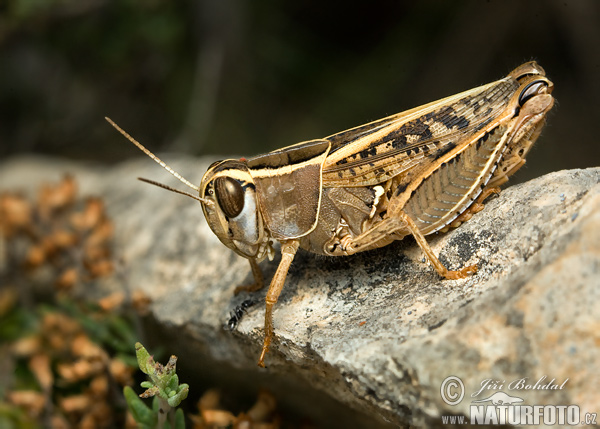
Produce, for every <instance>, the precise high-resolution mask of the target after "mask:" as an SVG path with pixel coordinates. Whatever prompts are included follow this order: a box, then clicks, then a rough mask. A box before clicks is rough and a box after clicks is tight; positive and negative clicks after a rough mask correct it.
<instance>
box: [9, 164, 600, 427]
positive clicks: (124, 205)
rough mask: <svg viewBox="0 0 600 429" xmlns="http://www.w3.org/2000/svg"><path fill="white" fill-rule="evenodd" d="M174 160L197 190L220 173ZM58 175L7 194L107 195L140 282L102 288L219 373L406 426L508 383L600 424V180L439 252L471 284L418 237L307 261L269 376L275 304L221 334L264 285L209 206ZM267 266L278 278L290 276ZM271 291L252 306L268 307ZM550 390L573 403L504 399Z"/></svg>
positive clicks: (282, 303)
mask: <svg viewBox="0 0 600 429" xmlns="http://www.w3.org/2000/svg"><path fill="white" fill-rule="evenodd" d="M166 158H167V159H166V161H167V162H168V163H169V164H171V165H172V166H173V167H175V168H176V169H177V170H178V171H179V172H180V173H181V174H183V175H184V176H185V177H187V178H188V179H189V180H191V181H195V182H198V183H199V181H200V179H201V176H202V174H203V173H204V171H205V170H206V168H207V167H208V165H209V164H210V163H211V162H212V159H210V160H209V159H200V160H193V159H192V160H190V159H189V158H186V159H181V158H170V157H166ZM60 165H61V167H60V168H59V167H57V166H56V165H54V164H52V163H50V164H48V163H47V162H45V161H40V160H36V159H20V160H16V161H15V160H13V161H11V162H7V163H5V164H3V165H1V166H0V183H1V186H0V188H6V187H10V186H16V185H19V186H26V187H27V186H30V185H31V186H33V185H32V184H35V183H36V180H38V179H39V180H41V179H43V180H57V179H58V178H59V177H60V174H61V173H62V172H63V171H64V170H65V169H69V168H71V167H72V170H73V171H74V172H75V174H76V176H77V179H78V180H79V181H80V183H81V186H82V188H83V190H84V192H91V193H95V194H100V195H104V197H105V199H106V202H107V206H108V210H109V212H110V213H111V215H112V216H113V218H114V219H115V222H116V227H117V244H116V249H117V252H118V254H119V256H120V257H122V258H123V261H124V268H123V271H124V274H122V275H123V276H124V277H125V278H126V282H125V284H123V281H122V280H121V281H117V280H114V279H113V280H112V281H109V282H106V284H105V285H104V287H106V288H107V289H111V288H112V289H114V288H115V287H117V288H118V287H128V288H131V289H136V288H142V289H144V291H146V293H147V294H149V295H150V296H151V297H152V298H153V299H154V304H153V306H152V312H153V314H154V317H155V318H156V320H157V322H158V324H159V325H161V326H164V327H167V328H168V329H170V330H171V331H170V332H172V333H173V335H178V334H177V333H181V335H184V334H185V335H186V336H187V337H188V338H191V340H188V341H192V342H193V347H192V346H190V350H192V349H193V350H194V353H204V354H206V355H207V357H206V359H208V360H210V361H213V362H217V363H219V362H221V363H228V364H230V365H232V366H233V367H235V368H240V369H242V370H245V371H251V372H253V373H254V372H256V373H257V374H258V376H259V377H261V376H265V377H267V376H275V377H290V379H298V380H304V381H305V382H306V383H308V385H310V386H311V388H313V389H316V390H320V391H323V392H325V393H326V394H327V395H329V396H331V397H333V398H335V399H337V400H339V401H341V402H343V403H346V404H348V405H350V406H351V407H353V408H356V409H359V410H361V411H363V412H366V413H369V414H371V415H373V416H379V417H383V418H384V419H386V420H388V421H390V422H392V423H394V424H396V425H409V424H412V425H428V426H431V425H438V424H440V421H441V420H440V416H441V415H450V414H466V415H468V412H469V405H470V403H471V401H472V400H475V399H481V398H485V397H488V396H490V395H491V394H492V393H494V392H495V390H487V391H485V392H483V393H482V394H480V395H478V396H477V397H476V398H473V397H471V396H470V395H471V393H472V392H476V391H477V390H479V388H480V385H481V382H482V381H483V380H485V379H492V380H496V381H498V382H502V381H504V383H505V389H504V391H505V392H507V393H509V394H511V395H513V396H519V397H521V398H524V401H525V403H526V404H531V405H537V404H565V405H568V404H576V405H579V406H580V407H581V410H582V412H584V411H594V412H597V411H598V404H600V394H599V393H598V386H600V371H599V367H598V362H600V311H599V310H598V309H599V303H600V168H593V169H587V170H570V171H560V172H556V173H552V174H549V175H546V176H543V177H540V178H538V179H535V180H532V181H530V182H527V183H524V184H521V185H517V186H513V187H509V188H507V189H505V190H503V192H502V193H501V195H500V196H499V197H497V198H492V199H491V200H490V201H489V202H488V203H487V204H486V207H485V210H483V211H482V212H480V213H478V214H476V215H475V216H474V217H473V218H472V219H471V220H470V221H468V222H466V223H465V224H463V225H462V226H460V227H459V228H457V229H455V230H452V231H450V232H449V233H447V234H441V235H439V236H433V237H431V238H430V243H431V245H432V247H433V249H434V251H435V252H436V253H437V254H439V255H440V260H441V261H442V262H443V263H444V264H445V265H446V266H448V267H449V268H452V269H458V268H460V267H463V266H465V265H470V264H474V263H477V264H478V265H479V272H478V273H477V274H476V275H475V276H472V277H470V278H467V279H464V280H456V281H448V280H441V279H440V278H439V277H438V275H437V274H436V273H435V271H433V269H432V268H431V267H429V266H428V264H427V263H424V262H423V255H422V252H421V251H420V249H419V248H418V246H417V245H416V244H415V242H414V240H412V239H410V238H408V239H405V240H403V241H402V242H397V243H393V244H391V245H389V246H387V247H385V248H383V249H379V250H375V251H370V252H366V253H363V254H358V255H355V256H352V257H346V258H326V257H322V256H316V255H312V254H309V253H306V252H302V251H301V252H300V253H299V254H298V255H297V257H296V260H295V261H294V263H293V265H292V268H291V270H290V273H289V275H288V279H287V282H286V286H285V288H284V290H283V293H282V294H281V297H280V299H279V302H278V303H277V305H276V309H275V313H274V324H275V332H276V335H277V338H276V340H275V341H274V344H273V346H272V351H271V352H270V354H269V355H268V356H267V360H266V363H267V366H268V368H267V370H260V369H259V368H256V360H257V358H258V355H259V352H260V348H261V344H262V337H263V331H262V326H263V318H264V307H263V305H261V304H260V303H259V304H256V305H254V306H252V307H251V308H250V309H249V310H248V313H247V314H246V315H244V317H243V318H242V320H241V322H240V323H239V325H238V327H237V328H236V329H235V330H234V331H232V332H231V331H227V330H224V329H223V325H224V324H225V323H226V322H227V320H228V319H229V313H230V311H231V310H233V309H234V308H235V306H236V305H239V304H240V303H241V302H242V301H244V300H245V299H248V298H249V297H250V295H248V294H241V295H240V296H237V297H234V296H233V290H234V289H235V287H236V286H238V285H240V284H245V283H249V282H251V280H252V275H251V272H250V266H249V264H248V263H247V261H245V260H244V259H242V258H240V257H238V256H237V255H235V254H234V253H233V252H231V251H230V250H228V249H227V248H226V247H224V246H223V245H222V244H221V243H220V242H219V241H218V240H217V238H216V237H215V236H214V235H213V234H212V232H211V231H210V229H209V228H208V226H207V224H206V222H205V221H204V219H203V216H202V213H201V208H200V206H199V204H198V202H196V201H193V200H191V199H187V198H184V197H181V196H178V195H174V194H169V193H167V192H165V191H162V190H160V189H158V188H154V187H151V186H148V185H145V184H143V183H139V182H136V181H135V180H134V178H135V177H137V176H145V177H149V178H153V179H156V180H164V181H165V182H167V183H169V184H172V185H174V186H179V185H177V184H176V183H175V182H174V181H173V180H171V179H170V178H169V177H168V174H167V173H163V172H162V171H161V170H160V169H159V168H157V167H156V165H154V164H153V163H152V162H151V161H147V160H136V161H132V162H127V163H124V164H121V165H118V166H115V167H113V168H110V169H101V168H93V167H87V166H82V165H79V164H73V165H71V164H69V163H63V164H60ZM32 167H33V169H34V170H35V173H33V174H29V175H28V176H27V180H25V181H24V180H23V174H24V172H25V171H29V170H31V168H32ZM261 267H262V268H263V271H264V273H265V275H266V276H267V278H269V277H270V276H271V275H272V274H273V272H274V270H275V268H276V261H275V262H269V261H264V262H262V263H261ZM265 292H266V291H265V290H263V291H260V292H258V293H256V294H254V296H253V299H255V300H258V301H262V300H263V299H264V295H265ZM178 354H179V357H180V361H181V360H183V359H184V356H182V355H181V352H180V353H178ZM184 354H185V352H184ZM188 358H189V357H188ZM451 375H453V376H456V377H459V378H460V379H461V380H462V381H463V383H464V385H465V391H466V395H465V398H464V399H463V401H462V402H461V403H460V404H458V405H456V406H450V405H448V404H446V403H445V402H444V401H443V400H442V397H441V395H440V386H441V385H442V382H443V381H444V379H445V378H446V377H448V376H451ZM543 376H546V377H547V381H550V380H551V379H552V378H554V379H555V380H557V382H559V383H562V382H563V381H564V380H565V379H567V378H568V381H567V382H566V383H565V385H564V388H563V389H562V390H528V391H515V390H512V391H510V390H507V389H506V384H508V383H509V382H511V381H513V380H518V379H521V378H524V377H525V378H527V380H528V382H535V381H536V380H538V379H540V378H541V377H543ZM240 382H241V381H240ZM379 417H378V418H379Z"/></svg>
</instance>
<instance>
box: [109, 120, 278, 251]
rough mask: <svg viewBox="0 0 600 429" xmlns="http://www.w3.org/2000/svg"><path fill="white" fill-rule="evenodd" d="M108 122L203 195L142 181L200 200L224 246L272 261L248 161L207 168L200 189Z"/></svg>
mask: <svg viewBox="0 0 600 429" xmlns="http://www.w3.org/2000/svg"><path fill="white" fill-rule="evenodd" d="M106 120H107V121H108V122H109V123H110V124H111V125H112V126H113V127H115V128H116V129H117V131H119V132H120V133H121V134H123V135H124V136H125V137H126V138H127V139H128V140H129V141H131V143H133V144H134V145H136V146H137V147H138V148H139V149H140V150H141V151H142V152H144V153H145V154H146V155H148V156H149V157H150V158H152V159H153V160H154V161H156V162H157V163H158V164H160V165H161V166H162V167H163V168H164V169H165V170H167V171H168V172H169V173H171V174H172V175H173V176H175V177H176V178H177V179H179V180H180V181H181V182H182V183H184V184H185V185H187V186H189V187H190V188H192V189H194V190H195V191H197V192H198V193H199V194H200V195H199V196H195V195H192V194H190V193H188V192H184V191H180V190H178V189H175V188H171V187H170V186H167V185H164V184H162V183H159V182H155V181H153V180H148V179H143V178H139V179H140V180H141V181H143V182H147V183H150V184H152V185H156V186H159V187H161V188H164V189H167V190H169V191H172V192H176V193H178V194H183V195H187V196H188V197H191V198H193V199H195V200H198V201H200V203H201V204H202V210H203V211H204V216H205V217H206V220H207V222H208V225H209V226H210V229H212V231H213V232H214V233H215V235H216V236H217V237H218V238H219V240H221V242H222V243H223V244H224V245H225V246H227V247H229V248H230V249H232V250H233V251H234V252H236V253H237V254H238V255H240V256H243V257H245V258H249V259H257V260H261V259H263V258H264V257H265V256H269V259H272V258H273V248H272V247H271V243H270V241H269V239H268V237H266V235H267V234H265V229H264V227H263V218H262V215H261V213H260V210H259V206H258V202H257V199H256V188H255V186H254V180H253V179H252V176H251V175H250V171H249V170H248V166H247V165H246V163H245V162H242V161H237V160H232V159H230V160H225V161H219V162H215V163H214V164H213V165H211V166H210V167H209V168H208V171H207V172H206V173H205V174H204V177H202V183H201V185H200V186H199V187H198V186H196V185H194V184H192V183H190V182H189V181H188V180H187V179H185V178H184V177H183V176H181V175H180V174H179V173H177V172H176V171H175V170H173V169H172V168H171V167H169V166H168V165H167V164H165V163H164V162H163V161H162V160H161V159H160V158H158V157H157V156H156V155H154V154H153V153H152V152H150V151H149V150H148V149H146V148H145V147H144V146H143V145H142V144H141V143H139V142H138V141H137V140H135V139H134V138H133V137H131V136H130V135H129V134H127V133H126V132H125V131H124V130H123V129H122V128H121V127H119V126H118V125H117V124H115V123H114V122H113V121H112V120H111V119H109V118H106Z"/></svg>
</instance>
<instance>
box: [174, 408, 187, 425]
mask: <svg viewBox="0 0 600 429" xmlns="http://www.w3.org/2000/svg"><path fill="white" fill-rule="evenodd" d="M173 429H185V416H184V415H183V410H182V409H181V408H180V409H178V410H177V411H175V424H174V425H173Z"/></svg>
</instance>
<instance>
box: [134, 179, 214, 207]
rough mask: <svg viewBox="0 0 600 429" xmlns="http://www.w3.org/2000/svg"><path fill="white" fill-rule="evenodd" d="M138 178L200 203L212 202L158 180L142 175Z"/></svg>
mask: <svg viewBox="0 0 600 429" xmlns="http://www.w3.org/2000/svg"><path fill="white" fill-rule="evenodd" d="M138 180H140V181H142V182H146V183H150V184H151V185H154V186H158V187H159V188H163V189H166V190H167V191H171V192H175V193H176V194H181V195H186V196H188V197H190V198H193V199H195V200H198V201H200V202H201V203H204V204H209V205H210V204H212V201H209V200H207V199H205V198H200V197H197V196H195V195H193V194H190V193H189V192H185V191H180V190H179V189H175V188H171V187H170V186H167V185H164V184H162V183H159V182H155V181H154V180H150V179H145V178H143V177H138Z"/></svg>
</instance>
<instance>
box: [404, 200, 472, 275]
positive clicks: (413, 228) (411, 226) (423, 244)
mask: <svg viewBox="0 0 600 429" xmlns="http://www.w3.org/2000/svg"><path fill="white" fill-rule="evenodd" d="M399 216H401V217H402V219H403V221H404V222H405V223H406V229H408V231H410V233H411V234H412V236H413V237H415V240H416V241H417V244H418V245H419V247H420V248H421V250H423V253H425V256H427V259H428V260H429V262H430V263H431V265H432V266H433V268H435V270H436V271H437V272H438V274H439V275H440V276H442V277H444V278H445V279H448V280H458V279H464V278H466V277H467V276H470V275H472V274H475V273H476V272H477V265H469V266H467V267H464V268H463V269H461V270H458V271H452V270H449V269H447V268H446V267H444V265H443V264H442V263H441V262H440V260H439V259H438V257H437V256H435V253H433V250H432V249H431V247H430V246H429V243H427V240H426V239H425V237H424V236H423V234H422V233H421V231H419V228H418V227H417V225H415V223H414V222H413V220H412V219H411V218H410V217H409V216H408V215H406V214H405V213H404V212H401V213H399Z"/></svg>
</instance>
